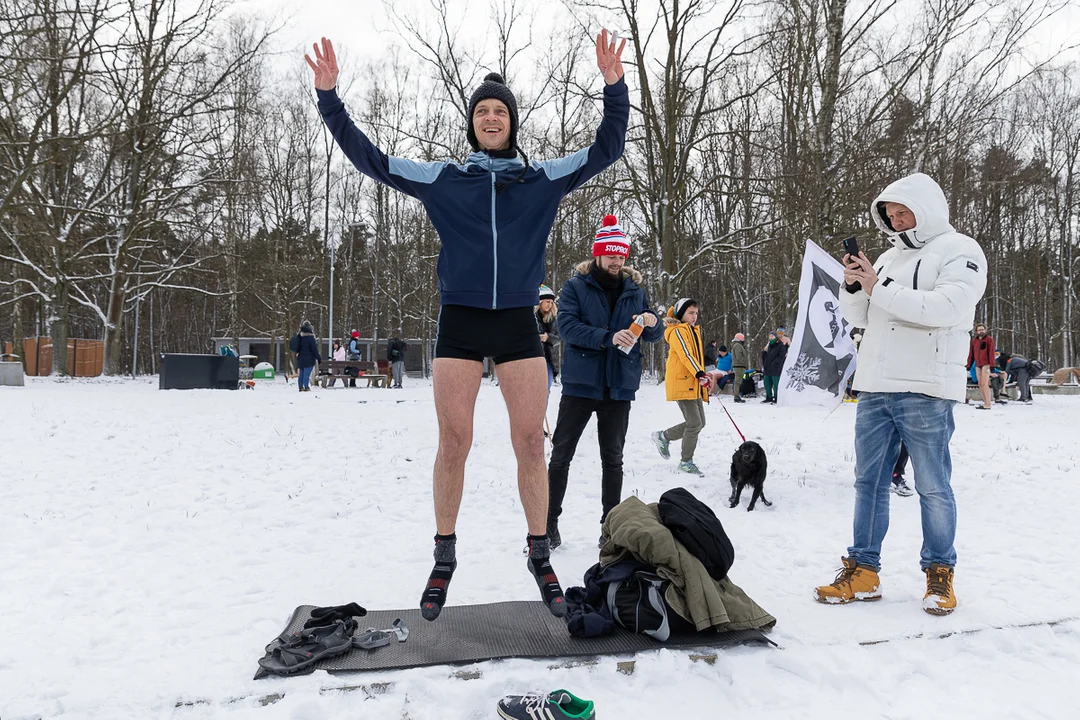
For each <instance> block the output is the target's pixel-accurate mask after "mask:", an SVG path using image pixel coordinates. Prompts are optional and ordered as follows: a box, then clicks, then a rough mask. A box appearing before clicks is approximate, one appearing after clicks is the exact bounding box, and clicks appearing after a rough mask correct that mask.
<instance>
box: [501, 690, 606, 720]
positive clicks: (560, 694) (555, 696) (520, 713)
mask: <svg viewBox="0 0 1080 720" xmlns="http://www.w3.org/2000/svg"><path fill="white" fill-rule="evenodd" d="M497 709H498V711H499V717H501V718H503V719H504V720H537V718H543V720H596V712H595V711H594V710H593V703H592V700H582V699H581V698H578V697H574V695H573V694H572V693H571V692H570V691H569V690H556V691H555V692H553V693H548V694H547V695H543V694H541V693H530V694H528V695H508V696H506V697H504V698H503V699H502V700H500V701H499V705H498V708H497Z"/></svg>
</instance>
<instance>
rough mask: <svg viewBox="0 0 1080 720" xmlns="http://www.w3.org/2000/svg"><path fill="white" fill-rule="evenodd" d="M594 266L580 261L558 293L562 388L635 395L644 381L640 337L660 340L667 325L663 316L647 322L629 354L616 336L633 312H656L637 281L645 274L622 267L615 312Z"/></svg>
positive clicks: (598, 395) (574, 392)
mask: <svg viewBox="0 0 1080 720" xmlns="http://www.w3.org/2000/svg"><path fill="white" fill-rule="evenodd" d="M591 267H592V261H586V262H583V263H581V264H579V265H578V266H577V275H574V276H573V277H572V278H570V279H569V280H567V281H566V284H565V285H563V288H562V291H561V292H560V293H559V335H561V336H562V339H563V342H564V343H566V345H565V347H564V348H563V362H562V384H563V389H562V393H563V395H570V396H572V397H582V398H590V399H592V400H603V399H604V389H605V388H607V389H608V390H609V392H610V397H611V399H612V400H633V399H634V397H635V393H636V392H637V389H638V388H639V387H640V386H641V342H642V341H644V342H653V343H654V342H658V341H659V340H660V338H662V337H663V336H664V328H663V326H662V325H661V324H660V323H659V322H657V323H656V324H655V325H653V326H652V327H646V328H645V330H644V331H643V332H642V334H641V337H640V338H639V339H638V342H637V344H635V345H634V347H633V349H631V350H630V353H629V354H627V353H624V352H623V351H622V350H620V349H619V348H617V347H615V346H614V345H612V344H611V338H612V336H613V335H615V333H616V332H618V331H619V330H625V329H626V328H628V327H630V323H632V322H633V321H634V316H635V315H640V314H642V313H646V312H648V313H651V312H652V310H651V309H650V308H649V298H648V297H646V295H645V291H644V290H643V289H642V288H641V286H640V285H638V283H639V282H641V274H640V273H638V272H637V271H636V270H632V269H631V268H628V267H624V268H623V270H622V277H623V285H622V291H621V293H620V295H619V299H618V300H616V301H615V310H614V312H612V311H611V310H610V309H609V308H608V300H607V294H606V293H605V292H604V289H603V288H602V287H600V283H598V282H597V281H596V278H594V277H593V276H592V274H591V272H590V268H591ZM653 314H655V313H653Z"/></svg>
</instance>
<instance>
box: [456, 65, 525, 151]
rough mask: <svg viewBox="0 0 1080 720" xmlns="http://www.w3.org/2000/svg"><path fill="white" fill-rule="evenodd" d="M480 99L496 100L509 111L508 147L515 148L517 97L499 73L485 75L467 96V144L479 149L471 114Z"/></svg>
mask: <svg viewBox="0 0 1080 720" xmlns="http://www.w3.org/2000/svg"><path fill="white" fill-rule="evenodd" d="M482 100H498V101H500V102H502V104H503V105H505V106H506V109H507V110H508V111H509V112H510V147H511V149H513V148H516V147H517V131H518V107H517V98H515V97H514V93H512V92H510V88H508V87H506V81H505V80H503V77H502V75H500V74H499V73H488V74H487V75H485V76H484V82H482V83H480V87H478V88H476V90H474V91H473V94H472V97H470V98H469V120H468V126H469V127H468V130H466V135H467V136H468V138H469V145H471V146H472V149H473V150H476V151H478V150H480V141H479V140H478V139H477V138H476V129H475V128H474V127H473V114H474V113H475V112H476V106H477V105H479V104H480V101H482Z"/></svg>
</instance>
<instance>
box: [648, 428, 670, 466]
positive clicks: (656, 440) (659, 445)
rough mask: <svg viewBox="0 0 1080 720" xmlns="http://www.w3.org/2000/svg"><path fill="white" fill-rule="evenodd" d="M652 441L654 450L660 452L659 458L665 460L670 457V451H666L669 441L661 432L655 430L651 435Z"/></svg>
mask: <svg viewBox="0 0 1080 720" xmlns="http://www.w3.org/2000/svg"><path fill="white" fill-rule="evenodd" d="M652 441H653V444H655V445H656V449H657V450H659V451H660V457H662V458H664V459H665V460H667V459H668V458H669V457H671V451H670V450H668V442H669V440H668V439H667V438H666V437H664V431H663V430H657V431H656V432H654V433H653V434H652Z"/></svg>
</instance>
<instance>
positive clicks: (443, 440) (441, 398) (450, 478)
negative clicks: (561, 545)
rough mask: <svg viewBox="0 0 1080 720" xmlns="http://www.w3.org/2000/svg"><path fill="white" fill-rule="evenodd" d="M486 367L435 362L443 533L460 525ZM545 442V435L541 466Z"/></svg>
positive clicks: (438, 510) (438, 505)
mask: <svg viewBox="0 0 1080 720" xmlns="http://www.w3.org/2000/svg"><path fill="white" fill-rule="evenodd" d="M541 360H543V358H541ZM483 370H484V365H483V363H479V362H474V361H472V360H458V359H456V358H437V359H436V360H435V361H434V362H433V363H432V372H433V373H434V381H433V384H434V387H435V414H436V415H437V416H438V419H439V452H438V454H437V455H436V456H435V479H434V497H435V526H436V527H437V528H438V532H439V534H440V535H450V534H452V533H453V532H454V528H455V526H456V525H457V517H458V510H459V509H460V508H461V491H462V488H463V487H464V485H465V460H467V459H468V457H469V448H470V447H471V446H472V437H473V412H474V410H475V408H476V394H477V393H478V392H479V391H480V380H481V377H482V376H483ZM543 441H544V438H543V435H542V434H541V436H540V442H541V466H542V465H543V449H542V444H543ZM545 492H546V491H545ZM546 497H547V496H546V495H545V500H546ZM545 512H546V510H545Z"/></svg>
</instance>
